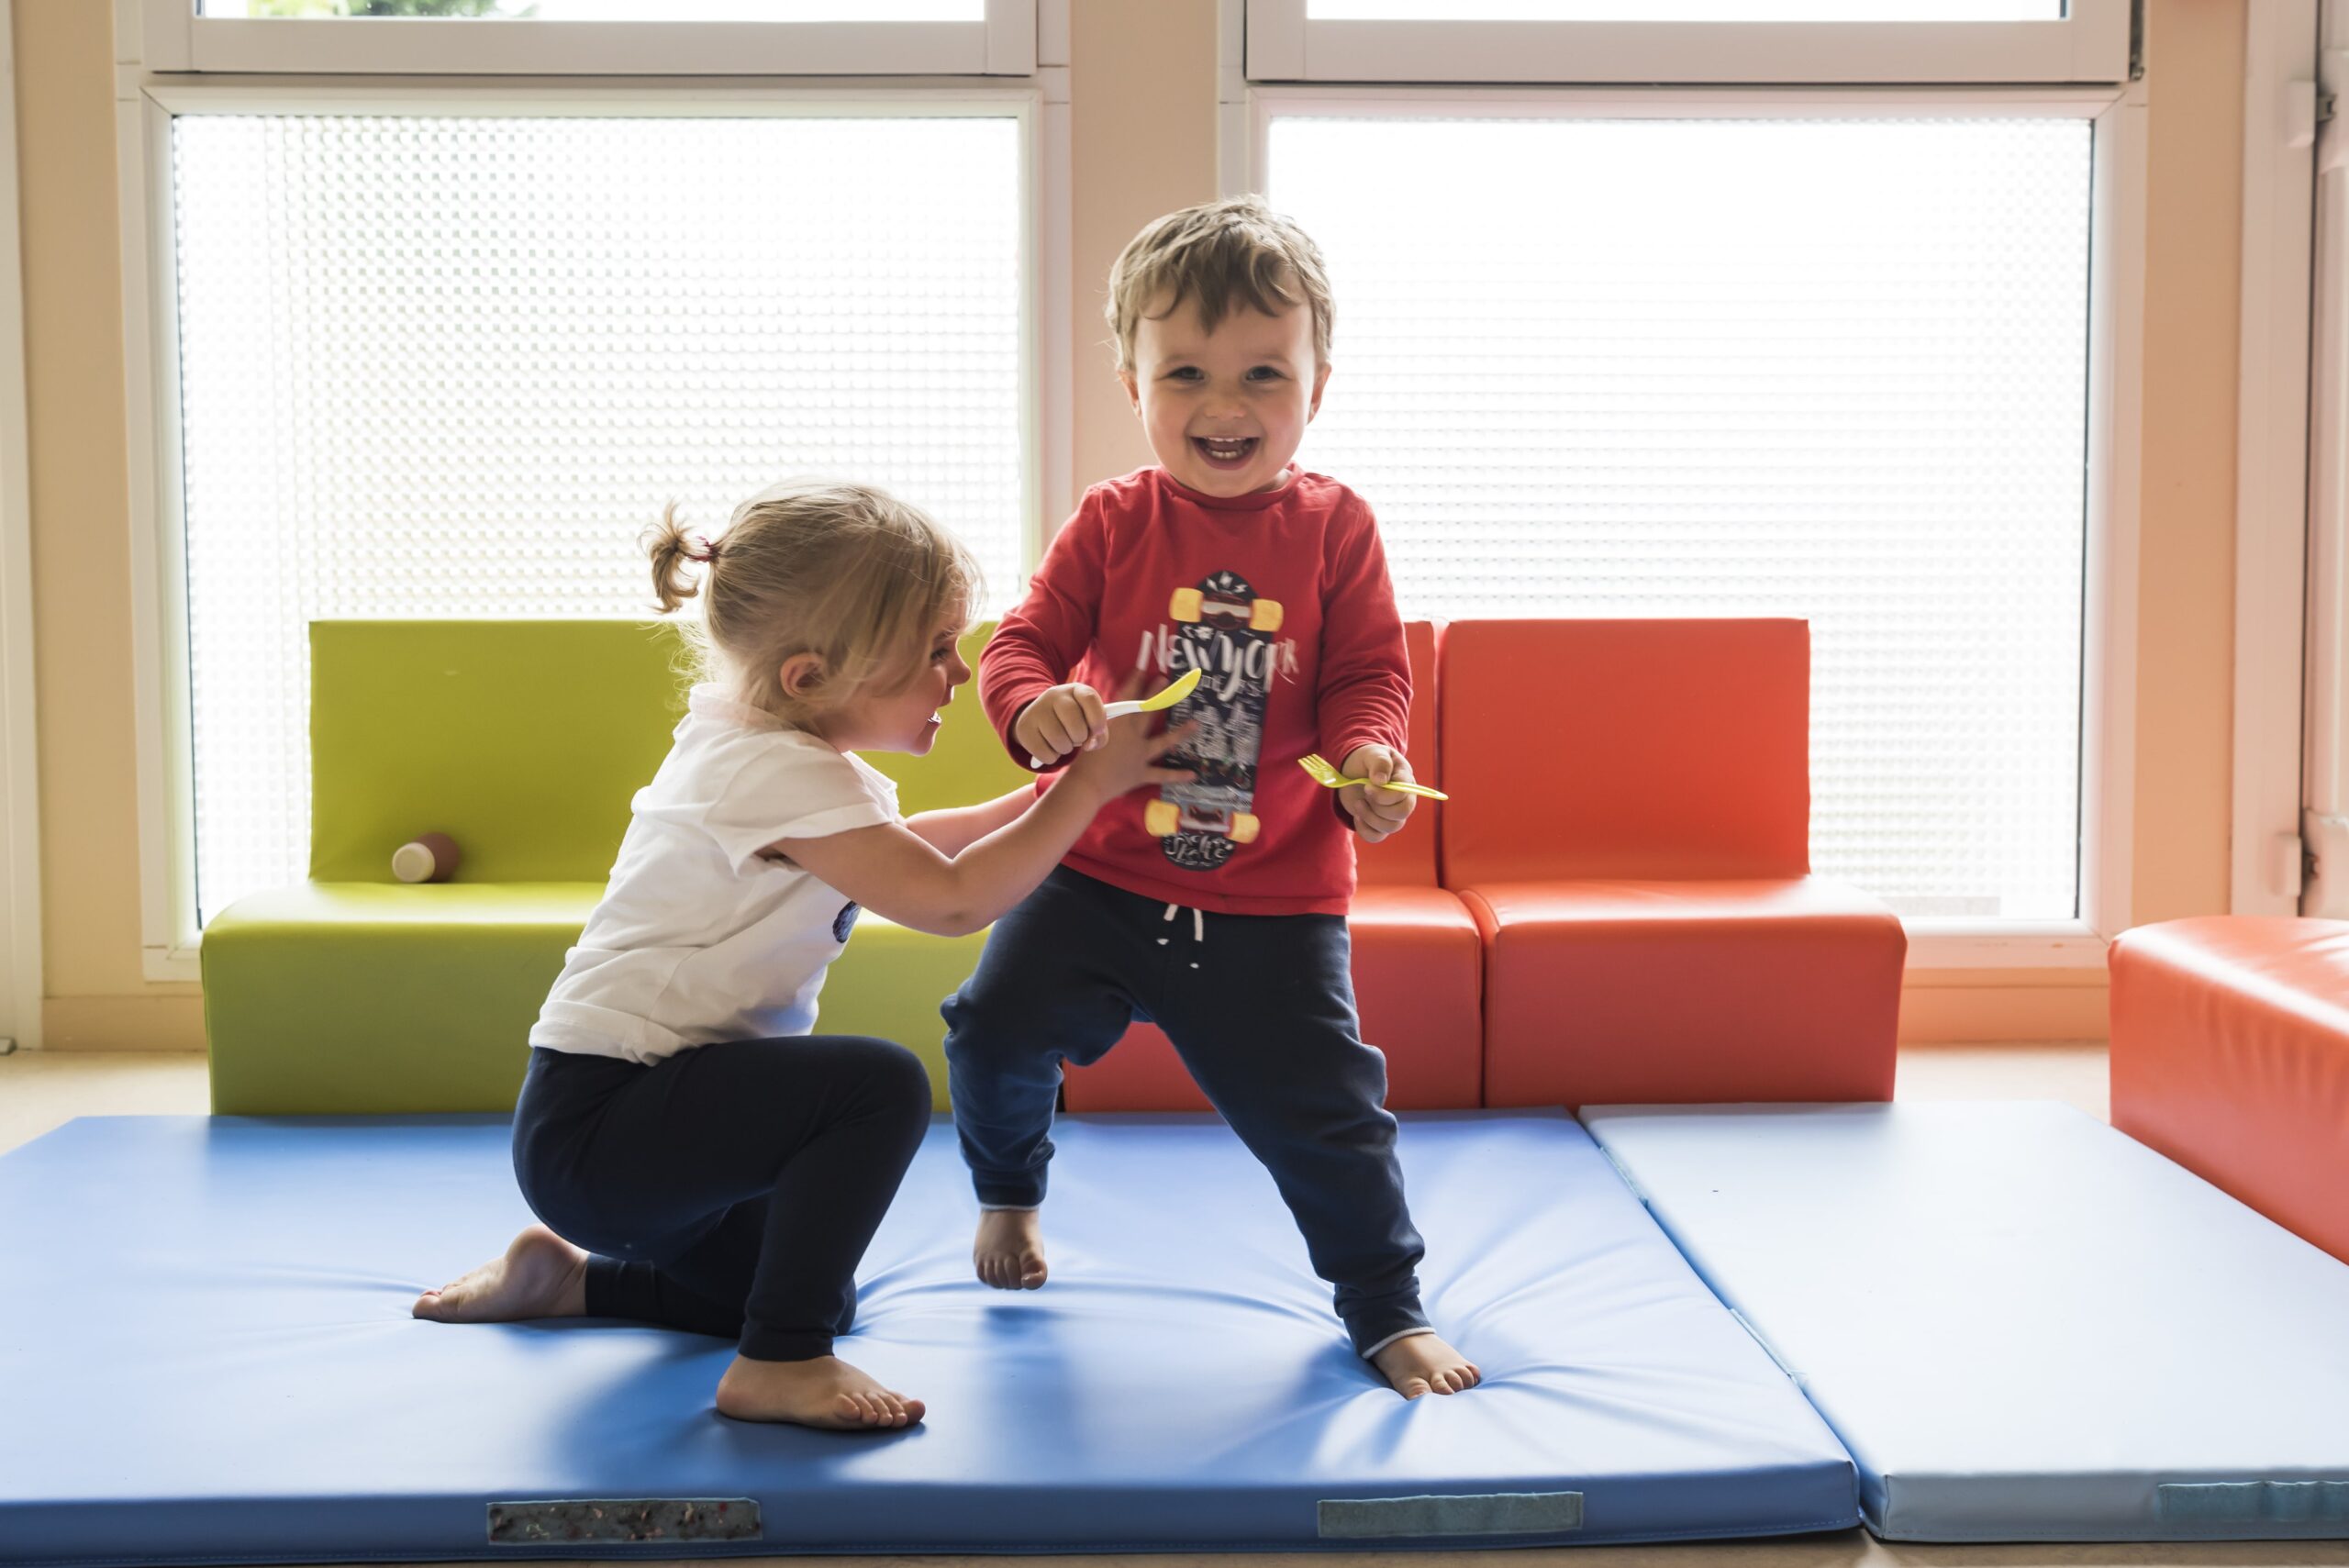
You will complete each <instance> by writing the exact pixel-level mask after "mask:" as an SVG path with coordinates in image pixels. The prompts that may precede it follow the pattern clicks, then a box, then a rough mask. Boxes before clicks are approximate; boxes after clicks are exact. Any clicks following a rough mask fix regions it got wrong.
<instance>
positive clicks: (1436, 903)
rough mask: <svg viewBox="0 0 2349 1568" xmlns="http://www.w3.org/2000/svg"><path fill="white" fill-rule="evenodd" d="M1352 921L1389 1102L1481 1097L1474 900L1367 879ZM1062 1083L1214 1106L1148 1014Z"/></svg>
mask: <svg viewBox="0 0 2349 1568" xmlns="http://www.w3.org/2000/svg"><path fill="white" fill-rule="evenodd" d="M1400 836H1401V835H1399V834H1398V835H1397V837H1398V838H1399V837H1400ZM1392 841H1393V840H1389V842H1390V843H1391V842H1392ZM1382 847H1383V846H1382ZM1346 925H1347V929H1348V931H1349V933H1350V934H1351V935H1352V937H1353V971H1354V1003H1355V1006H1356V1008H1357V1009H1358V1010H1359V1011H1360V1013H1361V1015H1362V1032H1363V1038H1364V1040H1368V1041H1369V1042H1370V1043H1371V1044H1373V1045H1375V1046H1376V1047H1378V1048H1379V1049H1380V1050H1381V1051H1385V1052H1386V1079H1387V1093H1386V1103H1387V1105H1388V1106H1392V1107H1393V1108H1394V1109H1397V1110H1464V1109H1469V1108H1472V1107H1474V1106H1475V1105H1477V1104H1478V1087H1479V1079H1480V1076H1481V1073H1482V1068H1483V1054H1484V1037H1483V1029H1482V1026H1481V1023H1480V1020H1479V1018H1478V1008H1477V995H1476V992H1477V986H1478V984H1479V983H1480V978H1481V970H1482V964H1483V950H1482V946H1481V944H1480V942H1479V941H1478V940H1477V935H1476V922H1475V918H1474V917H1472V916H1471V915H1470V914H1469V912H1468V909H1467V907H1466V906H1464V904H1462V903H1461V901H1460V900H1459V899H1458V898H1456V897H1454V896H1453V895H1451V894H1449V893H1446V892H1444V891H1443V890H1442V888H1437V887H1365V888H1364V889H1363V890H1362V891H1361V892H1360V893H1359V894H1357V895H1355V897H1354V906H1353V913H1352V914H1351V915H1349V916H1348V917H1347V920H1346ZM1064 1093H1065V1095H1066V1098H1067V1103H1068V1108H1069V1109H1070V1110H1073V1111H1203V1110H1206V1109H1208V1108H1209V1107H1208V1102H1207V1098H1206V1096H1205V1095H1201V1094H1200V1093H1199V1091H1198V1089H1197V1086H1196V1085H1194V1084H1192V1082H1191V1075H1190V1073H1188V1072H1187V1071H1186V1070H1185V1068H1184V1066H1183V1062H1182V1059H1181V1058H1180V1057H1178V1056H1176V1055H1175V1048H1174V1047H1173V1046H1172V1045H1170V1044H1169V1043H1167V1040H1166V1037H1165V1036H1164V1035H1163V1034H1162V1033H1160V1032H1159V1030H1158V1029H1156V1028H1155V1027H1154V1026H1152V1025H1150V1024H1139V1023H1138V1024H1136V1025H1134V1026H1133V1028H1132V1029H1129V1030H1128V1031H1127V1033H1126V1037H1125V1039H1123V1040H1119V1042H1118V1044H1117V1046H1116V1048H1115V1049H1113V1050H1112V1051H1110V1052H1109V1054H1108V1055H1107V1056H1105V1057H1103V1058H1102V1059H1101V1060H1100V1061H1099V1062H1095V1063H1094V1064H1093V1065H1092V1066H1090V1067H1075V1066H1072V1067H1070V1068H1069V1070H1068V1076H1067V1080H1066V1084H1065V1088H1064Z"/></svg>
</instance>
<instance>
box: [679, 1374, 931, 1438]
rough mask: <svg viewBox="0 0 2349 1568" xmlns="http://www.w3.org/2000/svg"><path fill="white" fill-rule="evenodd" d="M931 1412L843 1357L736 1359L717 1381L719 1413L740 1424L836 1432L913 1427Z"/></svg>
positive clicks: (918, 1401) (915, 1400) (919, 1402)
mask: <svg viewBox="0 0 2349 1568" xmlns="http://www.w3.org/2000/svg"><path fill="white" fill-rule="evenodd" d="M926 1408H927V1407H925V1406H924V1405H923V1404H922V1402H921V1401H920V1400H918V1399H908V1398H907V1397H906V1396H904V1395H902V1394H899V1393H897V1392H896V1390H895V1389H890V1388H884V1387H882V1386H881V1385H879V1384H877V1383H875V1382H874V1381H873V1379H872V1378H870V1377H868V1376H866V1375H865V1374H864V1373H862V1372H859V1371H858V1370H857V1369H856V1368H854V1367H852V1366H851V1365H849V1364H848V1362H844V1361H842V1360H841V1359H840V1358H839V1357H838V1356H818V1357H816V1358H815V1359H814V1360H812V1361H804V1362H758V1361H752V1360H751V1359H750V1358H749V1357H748V1356H736V1357H735V1358H734V1364H733V1365H731V1366H729V1367H728V1368H727V1369H726V1375H725V1376H723V1377H721V1378H719V1379H718V1414H719V1415H721V1416H731V1417H733V1418H735V1419H736V1420H738V1421H790V1422H794V1423H796V1424H797V1425H799V1426H802V1427H827V1428H830V1429H833V1430H836V1431H863V1430H865V1429H874V1430H881V1429H888V1428H895V1427H909V1426H911V1425H913V1424H914V1423H915V1422H916V1421H918V1420H920V1419H921V1418H922V1412H923V1411H924V1410H925V1409H926Z"/></svg>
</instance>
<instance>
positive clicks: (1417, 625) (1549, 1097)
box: [1063, 619, 1907, 1111]
mask: <svg viewBox="0 0 2349 1568" xmlns="http://www.w3.org/2000/svg"><path fill="white" fill-rule="evenodd" d="M1405 633H1406V637H1407V639H1408V646H1409V651H1410V658H1411V674H1412V685H1413V693H1412V703H1411V736H1410V743H1409V754H1410V759H1411V767H1412V771H1413V773H1415V774H1417V776H1418V777H1419V779H1420V781H1421V782H1423V783H1427V784H1434V785H1436V786H1437V787H1439V788H1442V789H1444V790H1447V791H1449V792H1451V795H1452V797H1453V798H1452V799H1451V800H1450V801H1449V802H1448V803H1444V804H1442V805H1435V804H1432V803H1424V802H1423V803H1422V804H1421V806H1420V808H1419V811H1418V812H1417V813H1415V814H1414V816H1413V817H1412V820H1411V822H1410V824H1409V825H1408V827H1406V828H1404V830H1403V831H1402V832H1400V833H1397V834H1396V835H1395V836H1394V837H1393V838H1391V839H1389V840H1387V841H1386V843H1384V844H1381V845H1378V846H1376V847H1375V848H1366V849H1364V851H1362V856H1361V878H1362V885H1361V890H1360V892H1359V893H1358V894H1357V895H1356V896H1355V901H1354V906H1353V913H1352V914H1351V916H1350V917H1349V920H1348V924H1349V926H1350V928H1351V932H1352V935H1353V973H1354V991H1355V998H1356V1003H1357V1006H1358V1007H1359V1009H1360V1012H1361V1016H1362V1027H1363V1036H1364V1039H1365V1040H1368V1041H1370V1043H1372V1044H1373V1045H1375V1046H1377V1047H1379V1048H1380V1049H1381V1050H1382V1051H1385V1052H1386V1059H1387V1072H1388V1096H1387V1104H1388V1105H1389V1106H1392V1107H1393V1108H1395V1109H1397V1110H1418V1109H1462V1108H1468V1107H1473V1106H1548V1105H1563V1106H1580V1105H1585V1104H1641V1103H1655V1104H1687V1103H1702V1102H1728V1101H1799V1100H1888V1099H1890V1098H1891V1097H1892V1082H1893V1065H1894V1059H1895V1040H1896V1031H1897V1027H1898V1016H1899V1004H1900V978H1901V971H1902V966H1903V964H1904V962H1905V959H1906V955H1907V940H1906V938H1905V936H1904V935H1903V933H1902V930H1901V926H1900V921H1899V918H1898V916H1896V915H1895V914H1893V912H1892V911H1891V910H1890V909H1889V908H1887V907H1886V906H1884V905H1883V904H1882V903H1881V902H1879V901H1877V900H1876V899H1874V898H1872V897H1870V896H1868V895H1865V894H1863V893H1860V892H1858V891H1857V890H1855V889H1853V888H1850V887H1846V886H1843V885H1842V884H1836V883H1832V882H1830V881H1827V880H1826V879H1823V878H1820V877H1817V876H1814V875H1812V874H1811V873H1810V864H1809V813H1810V777H1809V702H1810V641H1809V627H1808V626H1807V625H1806V623H1804V622H1802V621H1799V620H1786V619H1703V620H1698V619H1650V620H1615V619H1589V620H1577V619H1552V620H1482V621H1455V622H1452V623H1450V624H1440V623H1435V622H1429V621H1416V622H1412V623H1409V624H1408V626H1407V627H1406V628H1405ZM1063 1098H1064V1102H1065V1104H1066V1106H1067V1107H1068V1108H1069V1109H1070V1110H1072V1111H1110V1110H1118V1111H1137V1110H1204V1109H1207V1108H1208V1105H1207V1102H1206V1100H1205V1098H1204V1097H1203V1096H1202V1095H1200V1094H1199V1091H1198V1090H1197V1087H1195V1086H1194V1085H1193V1084H1192V1083H1191V1081H1190V1077H1189V1074H1188V1073H1186V1072H1185V1071H1184V1068H1183V1065H1182V1062H1181V1061H1180V1059H1179V1058H1178V1057H1177V1056H1176V1055H1175V1051H1174V1048H1173V1047H1172V1046H1171V1045H1170V1044H1168V1042H1167V1040H1166V1038H1165V1037H1164V1036H1163V1034H1161V1033H1160V1032H1159V1031H1158V1029H1155V1028H1154V1027H1152V1025H1149V1024H1144V1023H1137V1024H1135V1025H1134V1026H1133V1028H1132V1029H1131V1030H1130V1032H1129V1033H1128V1035H1127V1036H1126V1038H1125V1039H1124V1040H1121V1041H1120V1042H1119V1045H1118V1047H1117V1049H1115V1050H1114V1051H1110V1052H1109V1054H1108V1056H1106V1057H1104V1058H1103V1059H1102V1060H1101V1061H1100V1062H1097V1063H1095V1064H1094V1065H1093V1066H1091V1067H1085V1068H1077V1067H1071V1068H1069V1069H1068V1071H1067V1075H1066V1079H1065V1082H1064V1084H1063Z"/></svg>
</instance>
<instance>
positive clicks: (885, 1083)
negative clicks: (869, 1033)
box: [857, 1040, 930, 1116]
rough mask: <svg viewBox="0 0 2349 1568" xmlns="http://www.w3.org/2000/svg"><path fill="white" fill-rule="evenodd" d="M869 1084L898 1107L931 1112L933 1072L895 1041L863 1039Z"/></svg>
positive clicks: (880, 1095)
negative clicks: (918, 1108) (917, 1107)
mask: <svg viewBox="0 0 2349 1568" xmlns="http://www.w3.org/2000/svg"><path fill="white" fill-rule="evenodd" d="M857 1044H858V1046H859V1047H860V1048H861V1049H860V1051H859V1055H860V1056H861V1057H862V1058H863V1063H864V1069H865V1076H866V1081H867V1082H868V1083H869V1084H871V1085H872V1087H873V1091H874V1094H875V1095H877V1096H879V1098H880V1099H881V1101H882V1102H883V1103H884V1104H885V1105H888V1106H895V1107H903V1106H919V1107H920V1110H921V1113H922V1114H923V1115H925V1116H927V1115H928V1114H929V1113H930V1069H929V1068H928V1067H927V1066H925V1065H924V1064H923V1062H922V1059H921V1058H920V1057H918V1056H917V1055H915V1054H914V1053H913V1052H912V1051H908V1050H907V1049H906V1048H905V1047H904V1046H902V1045H899V1044H898V1043H897V1042H896V1040H858V1041H857Z"/></svg>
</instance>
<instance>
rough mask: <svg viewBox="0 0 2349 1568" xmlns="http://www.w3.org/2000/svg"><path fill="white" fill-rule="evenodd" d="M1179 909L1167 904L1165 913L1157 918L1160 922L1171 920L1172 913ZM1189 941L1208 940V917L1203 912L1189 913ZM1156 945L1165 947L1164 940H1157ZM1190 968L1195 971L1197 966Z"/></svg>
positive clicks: (1179, 906)
mask: <svg viewBox="0 0 2349 1568" xmlns="http://www.w3.org/2000/svg"><path fill="white" fill-rule="evenodd" d="M1181 907H1182V906H1181V905H1180V904H1169V905H1168V906H1166V913H1165V914H1163V915H1161V916H1160V917H1159V918H1160V919H1162V920H1172V919H1174V918H1175V910H1177V909H1180V908H1181ZM1191 940H1193V941H1195V942H1205V941H1206V940H1208V917H1207V916H1206V914H1205V913H1204V912H1202V911H1200V910H1197V909H1194V910H1192V911H1191ZM1158 945H1159V946H1160V947H1164V946H1165V945H1166V939H1165V938H1164V937H1161V938H1159V939H1158ZM1191 967H1192V968H1193V969H1197V968H1198V967H1199V966H1198V965H1197V963H1196V962H1194V963H1193V964H1192V965H1191Z"/></svg>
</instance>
